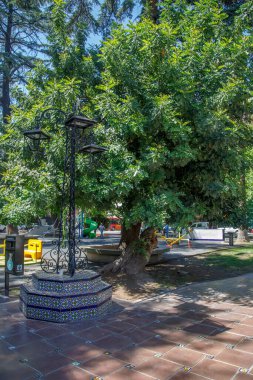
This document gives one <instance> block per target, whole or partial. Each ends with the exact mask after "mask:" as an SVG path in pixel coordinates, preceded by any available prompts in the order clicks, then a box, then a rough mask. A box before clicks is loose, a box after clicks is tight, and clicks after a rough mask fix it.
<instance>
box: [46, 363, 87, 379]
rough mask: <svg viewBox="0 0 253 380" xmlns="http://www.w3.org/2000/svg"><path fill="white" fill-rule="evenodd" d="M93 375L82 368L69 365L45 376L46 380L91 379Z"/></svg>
mask: <svg viewBox="0 0 253 380" xmlns="http://www.w3.org/2000/svg"><path fill="white" fill-rule="evenodd" d="M92 377H93V375H92V374H90V373H88V372H87V371H84V370H83V369H82V368H78V367H75V366H73V365H68V366H65V367H62V368H60V369H59V370H58V371H54V372H51V373H50V374H49V375H47V376H46V377H45V380H90V379H92Z"/></svg>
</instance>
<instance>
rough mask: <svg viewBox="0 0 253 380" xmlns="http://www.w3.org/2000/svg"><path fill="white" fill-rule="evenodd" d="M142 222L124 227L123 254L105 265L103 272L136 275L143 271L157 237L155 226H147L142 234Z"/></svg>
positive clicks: (155, 244)
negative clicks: (127, 227)
mask: <svg viewBox="0 0 253 380" xmlns="http://www.w3.org/2000/svg"><path fill="white" fill-rule="evenodd" d="M140 228H141V223H138V224H136V225H133V226H131V227H130V228H129V229H125V230H124V228H123V231H122V235H123V236H122V239H121V243H120V244H121V247H122V250H123V251H122V255H121V256H120V258H119V259H117V260H115V261H114V262H113V263H110V264H108V265H105V266H104V267H103V268H102V273H108V272H113V273H115V272H124V273H127V274H130V275H136V274H138V273H141V272H143V270H144V268H145V265H146V264H147V263H148V261H149V258H150V255H151V253H152V251H153V249H154V248H155V247H156V246H157V238H156V235H155V230H154V228H150V227H149V228H147V229H146V230H144V231H143V232H142V233H141V235H140Z"/></svg>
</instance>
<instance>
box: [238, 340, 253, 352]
mask: <svg viewBox="0 0 253 380" xmlns="http://www.w3.org/2000/svg"><path fill="white" fill-rule="evenodd" d="M236 349H237V350H242V351H246V352H249V353H253V339H247V338H246V339H245V338H244V339H243V340H241V341H240V342H239V343H238V344H237V345H236Z"/></svg>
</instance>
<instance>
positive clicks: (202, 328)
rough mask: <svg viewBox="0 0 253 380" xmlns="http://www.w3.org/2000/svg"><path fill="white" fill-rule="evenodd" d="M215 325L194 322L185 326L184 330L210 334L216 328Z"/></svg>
mask: <svg viewBox="0 0 253 380" xmlns="http://www.w3.org/2000/svg"><path fill="white" fill-rule="evenodd" d="M216 328H217V327H216V326H215V325H213V326H209V325H204V324H203V323H196V324H194V325H191V326H189V327H185V328H184V331H188V332H191V333H195V334H199V335H210V334H211V333H212V332H213V331H215V330H216Z"/></svg>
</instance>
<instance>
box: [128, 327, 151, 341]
mask: <svg viewBox="0 0 253 380" xmlns="http://www.w3.org/2000/svg"><path fill="white" fill-rule="evenodd" d="M122 335H123V336H127V337H128V338H129V339H131V341H132V342H133V343H141V342H143V341H144V340H147V339H149V338H151V337H153V336H154V335H155V333H154V332H151V331H146V330H144V329H140V328H135V329H134V330H130V331H127V332H124V333H123V334H122Z"/></svg>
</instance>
